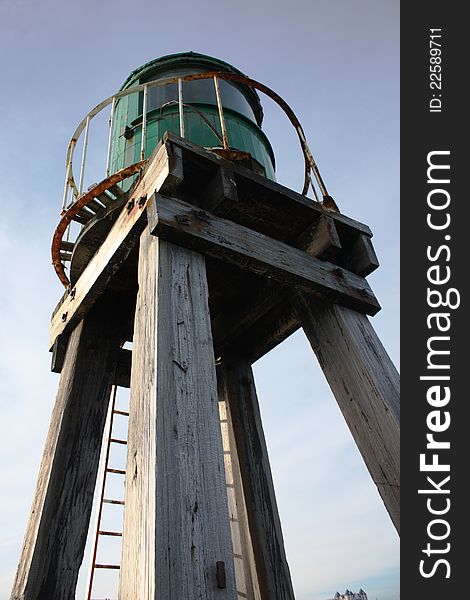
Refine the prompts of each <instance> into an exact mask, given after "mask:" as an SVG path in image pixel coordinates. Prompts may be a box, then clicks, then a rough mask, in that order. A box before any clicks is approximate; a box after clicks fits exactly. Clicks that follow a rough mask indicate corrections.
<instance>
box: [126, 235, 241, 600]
mask: <svg viewBox="0 0 470 600" xmlns="http://www.w3.org/2000/svg"><path fill="white" fill-rule="evenodd" d="M207 293H208V292H207V281H206V273H205V260H204V258H203V257H202V256H201V255H198V254H195V253H193V252H191V251H188V250H186V249H184V248H180V247H177V246H174V245H173V244H171V243H168V242H166V241H164V240H160V239H157V238H155V237H154V236H151V235H150V234H149V233H148V231H147V230H145V231H144V232H143V234H142V237H141V247H140V258H139V293H138V299H137V308H136V316H135V329H134V340H133V357H132V372H131V401H130V418H129V438H128V464H127V478H126V510H125V522H124V536H123V551H122V563H121V579H120V598H121V600H136V598H139V600H150V599H151V600H155V599H161V600H163V599H164V600H172V599H174V600H182V599H188V600H189V599H190V600H216V599H220V600H222V599H225V600H235V599H236V590H235V578H234V565H233V556H232V544H231V535H230V525H229V517H228V506H227V493H226V488H225V473H224V466H223V453H222V439H221V431H220V424H219V415H218V401H217V391H216V377H215V365H214V355H213V350H212V336H211V331H210V322H209V314H208V304H207ZM221 561H222V562H224V563H225V579H226V588H225V589H220V588H218V586H217V577H216V571H217V569H216V564H217V562H221Z"/></svg>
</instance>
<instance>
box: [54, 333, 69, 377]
mask: <svg viewBox="0 0 470 600" xmlns="http://www.w3.org/2000/svg"><path fill="white" fill-rule="evenodd" d="M69 337H70V335H68V334H65V333H63V334H62V335H59V336H58V337H57V338H56V340H55V342H54V345H53V346H52V359H51V371H52V372H53V373H61V372H62V367H63V365H64V360H65V353H66V350H67V344H68V341H69Z"/></svg>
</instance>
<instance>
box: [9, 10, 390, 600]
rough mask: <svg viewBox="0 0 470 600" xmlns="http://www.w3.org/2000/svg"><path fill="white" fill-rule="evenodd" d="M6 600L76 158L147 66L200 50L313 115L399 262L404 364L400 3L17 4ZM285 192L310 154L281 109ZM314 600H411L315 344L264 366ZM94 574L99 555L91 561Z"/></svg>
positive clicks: (354, 203) (343, 197)
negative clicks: (70, 169) (70, 150)
mask: <svg viewBox="0 0 470 600" xmlns="http://www.w3.org/2000/svg"><path fill="white" fill-rule="evenodd" d="M0 33H1V35H0V65H1V80H2V84H3V85H2V94H0V159H1V162H0V164H1V165H2V166H3V175H2V186H1V192H0V194H1V211H0V273H1V287H0V330H1V331H2V347H1V350H0V391H1V394H0V398H1V413H0V414H1V416H2V420H1V422H2V436H1V442H0V481H1V491H0V600H7V598H8V597H9V593H10V590H11V584H12V578H13V574H14V571H15V569H16V564H17V561H18V558H19V552H20V549H21V544H22V539H23V535H24V531H25V527H26V521H27V518H28V511H29V508H30V505H31V500H32V496H33V492H34V487H35V484H36V477H37V471H38V467H39V462H40V459H41V453H42V448H43V445H44V440H45V436H46V433H47V427H48V424H49V419H50V414H51V409H52V404H53V401H54V395H55V390H56V386H57V383H58V376H57V375H54V374H51V373H50V372H49V367H50V355H49V353H48V352H47V338H48V328H49V322H50V313H51V312H52V309H53V308H54V306H55V305H56V303H57V301H58V300H59V298H60V296H61V294H62V293H63V289H62V288H61V285H60V283H59V281H58V280H57V278H56V276H55V274H54V272H53V269H52V267H51V265H50V262H51V260H50V240H51V236H52V232H53V230H54V228H55V226H56V224H57V221H58V211H59V208H60V201H61V195H62V188H63V182H64V175H65V173H64V163H65V150H66V145H67V143H68V141H69V138H70V135H71V133H72V131H73V130H74V128H75V127H76V125H77V123H78V122H79V121H80V120H81V118H82V117H83V116H84V115H85V114H86V112H87V111H88V110H89V109H90V108H91V107H92V106H94V105H95V104H97V103H98V102H99V101H100V100H102V99H103V98H105V97H107V96H109V95H111V94H112V93H113V92H114V91H116V90H117V89H118V88H119V86H120V85H121V83H122V82H123V81H124V80H125V79H126V77H127V76H128V74H129V73H130V71H132V70H133V69H135V68H136V67H138V66H139V65H141V64H143V63H145V62H147V61H148V60H151V59H152V58H155V57H157V56H160V55H163V54H168V53H173V52H181V51H186V50H193V51H197V52H202V53H206V54H210V55H213V56H216V57H219V58H221V59H223V60H226V61H228V62H230V63H232V64H233V65H234V66H236V67H238V68H239V69H241V70H242V71H244V72H245V73H247V74H248V75H250V76H252V77H253V78H255V79H258V80H259V81H262V82H264V83H266V84H267V85H269V86H270V87H271V88H273V89H274V90H276V91H277V92H278V93H280V94H281V96H283V97H284V98H285V99H286V100H287V101H288V102H289V104H290V105H291V106H292V108H293V109H294V110H295V112H296V114H297V115H298V117H299V118H300V121H301V122H302V124H303V127H304V130H305V132H306V135H307V138H308V140H309V143H310V147H311V149H312V151H313V153H314V156H315V158H316V160H317V162H318V164H319V167H320V169H321V172H322V175H323V177H324V179H325V180H326V182H327V184H328V187H329V190H330V193H331V194H332V195H333V196H334V198H335V200H336V201H337V203H338V205H339V207H340V209H341V211H342V212H344V213H345V214H347V215H349V216H351V217H353V218H355V219H357V220H359V221H362V222H365V223H367V224H368V225H369V226H370V227H371V229H372V231H373V232H374V245H375V248H376V251H377V254H378V256H379V260H380V262H381V267H380V268H379V269H378V270H377V271H376V272H375V273H373V274H372V275H371V276H370V277H369V282H370V284H371V286H372V288H373V290H374V291H375V293H376V295H377V297H378V299H379V301H380V303H381V305H382V311H381V312H380V313H379V314H378V315H377V316H376V317H374V318H373V324H374V326H375V328H376V330H377V332H378V334H379V336H380V337H381V339H382V341H383V343H384V345H385V347H386V348H387V350H388V351H389V353H390V355H391V357H392V359H393V360H394V361H395V363H396V364H397V363H398V359H399V154H398V153H399V145H398V144H399V2H398V0H356V1H355V2H351V1H350V0H336V1H335V2H332V1H331V0H293V1H291V2H281V1H280V0H252V1H251V2H249V1H248V0H240V1H239V2H238V3H237V4H235V3H223V2H217V1H216V0H200V2H199V3H192V2H189V1H188V0H180V2H173V3H159V2H155V1H153V2H150V1H149V0H135V1H134V2H132V3H129V2H127V3H126V2H124V1H123V0H114V1H113V2H110V1H109V0H104V1H102V2H101V3H93V2H91V1H90V0H82V1H81V2H73V3H72V2H69V1H68V0H62V1H60V2H59V1H58V0H43V1H42V2H40V3H38V2H33V1H32V0H14V1H10V0H0ZM262 102H263V105H264V109H265V126H264V130H265V132H266V133H267V135H268V137H269V138H270V140H271V142H272V145H273V148H274V152H275V155H276V160H277V177H278V180H279V181H280V182H281V183H283V184H285V185H288V186H289V187H292V188H293V189H296V190H299V189H300V188H301V185H302V171H303V166H302V158H301V154H300V150H299V148H298V146H297V142H296V138H295V135H294V133H293V132H292V130H291V128H290V125H289V124H288V122H287V120H286V118H285V117H284V116H283V115H282V113H281V112H280V111H279V110H278V108H277V107H275V106H273V105H272V104H271V103H270V101H269V100H268V99H265V98H262ZM255 377H256V382H257V386H258V393H259V397H260V403H261V408H262V413H263V420H264V426H265V432H266V437H267V443H268V446H269V451H270V458H271V463H272V470H273V476H274V481H275V486H276V492H277V497H278V503H279V509H280V513H281V519H282V524H283V532H284V538H285V543H286V549H287V555H288V560H289V564H290V568H291V573H292V577H293V581H294V587H295V590H296V598H297V600H326V599H327V598H331V597H332V596H333V595H334V593H335V592H336V591H337V590H338V591H340V592H344V590H345V588H346V587H348V588H349V589H353V590H354V591H356V590H358V589H359V588H360V587H362V588H364V589H365V590H366V592H367V593H368V594H369V599H370V600H375V599H376V598H377V599H378V600H398V598H399V597H400V595H399V583H398V574H399V550H398V537H397V535H396V532H395V530H394V528H393V526H392V525H391V522H390V520H389V517H388V515H387V513H386V511H385V509H384V507H383V504H382V502H381V500H380V497H379V495H378V493H377V491H376V489H375V487H374V486H373V484H372V483H371V481H370V477H369V474H368V472H367V470H366V468H365V466H364V464H363V461H362V459H361V457H360V455H359V454H358V451H357V449H356V447H355V444H354V442H353V440H352V438H351V435H350V433H349V431H348V429H347V427H346V425H345V423H344V420H343V418H342V416H341V413H340V411H339V409H338V408H337V406H336V403H335V400H334V398H333V397H332V396H331V393H330V391H329V389H328V386H327V384H326V383H325V380H324V377H323V375H322V373H321V371H320V369H319V367H318V364H317V362H316V359H315V357H314V356H313V354H312V352H311V350H310V348H309V346H308V343H307V341H306V339H305V337H304V336H303V334H302V333H300V332H299V333H297V334H295V335H294V336H292V337H291V338H290V339H289V340H287V341H286V342H285V343H284V344H282V345H281V346H280V347H278V348H277V349H276V350H274V351H273V352H272V353H270V354H269V355H268V356H266V357H264V358H263V359H261V360H260V361H258V363H256V365H255ZM85 560H86V561H88V557H86V559H85Z"/></svg>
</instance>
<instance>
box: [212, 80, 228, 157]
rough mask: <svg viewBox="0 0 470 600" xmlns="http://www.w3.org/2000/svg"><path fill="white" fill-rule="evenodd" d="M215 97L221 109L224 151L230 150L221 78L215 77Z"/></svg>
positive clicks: (220, 117)
mask: <svg viewBox="0 0 470 600" xmlns="http://www.w3.org/2000/svg"><path fill="white" fill-rule="evenodd" d="M214 86H215V95H216V97H217V108H218V109H219V119H220V130H221V132H222V142H223V144H224V149H225V150H228V139H227V130H226V129H225V118H224V109H223V107H222V98H221V97H220V88H219V78H218V77H217V75H214Z"/></svg>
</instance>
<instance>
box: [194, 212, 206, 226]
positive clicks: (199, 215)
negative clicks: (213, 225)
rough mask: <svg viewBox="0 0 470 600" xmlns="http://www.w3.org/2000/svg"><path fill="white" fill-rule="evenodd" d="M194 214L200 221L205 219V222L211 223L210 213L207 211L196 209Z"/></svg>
mask: <svg viewBox="0 0 470 600" xmlns="http://www.w3.org/2000/svg"><path fill="white" fill-rule="evenodd" d="M194 216H195V217H196V219H199V221H204V223H209V215H208V214H207V213H206V212H204V211H203V210H195V211H194Z"/></svg>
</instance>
